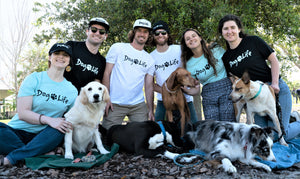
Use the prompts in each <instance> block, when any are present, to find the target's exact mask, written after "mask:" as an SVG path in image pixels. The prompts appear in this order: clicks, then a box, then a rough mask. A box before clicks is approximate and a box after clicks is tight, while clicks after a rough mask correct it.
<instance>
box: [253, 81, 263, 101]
mask: <svg viewBox="0 0 300 179" xmlns="http://www.w3.org/2000/svg"><path fill="white" fill-rule="evenodd" d="M263 85H264V84H263V83H261V84H260V87H259V90H258V92H257V93H256V95H255V96H253V97H252V98H251V99H250V100H253V99H255V98H256V97H257V96H258V95H259V94H260V92H261V89H262V86H263Z"/></svg>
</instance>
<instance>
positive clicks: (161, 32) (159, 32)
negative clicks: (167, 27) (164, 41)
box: [154, 31, 167, 36]
mask: <svg viewBox="0 0 300 179" xmlns="http://www.w3.org/2000/svg"><path fill="white" fill-rule="evenodd" d="M159 34H161V35H166V34H167V32H166V31H155V32H154V35H155V36H159Z"/></svg>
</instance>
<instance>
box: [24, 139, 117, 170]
mask: <svg viewBox="0 0 300 179" xmlns="http://www.w3.org/2000/svg"><path fill="white" fill-rule="evenodd" d="M118 150H119V145H118V144H113V145H112V147H111V150H110V153H108V154H100V153H99V152H93V153H92V154H93V155H94V156H95V157H96V158H95V160H94V161H91V162H78V163H73V162H72V161H73V160H71V159H65V158H64V156H59V155H40V156H36V157H30V158H26V159H25V164H26V166H27V167H28V168H31V169H32V170H37V169H41V168H81V169H89V168H91V167H94V166H99V165H102V164H104V163H105V162H106V161H108V160H109V159H111V158H112V157H113V156H114V155H115V154H116V153H117V152H118ZM85 155H86V153H78V154H75V155H74V158H82V157H84V156H85Z"/></svg>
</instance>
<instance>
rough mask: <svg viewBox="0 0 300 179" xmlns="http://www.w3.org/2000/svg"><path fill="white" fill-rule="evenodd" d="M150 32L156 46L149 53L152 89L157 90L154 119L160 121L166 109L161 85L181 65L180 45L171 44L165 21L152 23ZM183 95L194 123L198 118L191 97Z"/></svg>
mask: <svg viewBox="0 0 300 179" xmlns="http://www.w3.org/2000/svg"><path fill="white" fill-rule="evenodd" d="M152 32H153V35H154V40H153V43H152V44H153V46H156V49H155V50H153V51H152V52H151V53H150V55H151V56H152V58H153V59H154V60H155V72H154V76H155V77H156V83H155V84H154V91H155V92H157V96H156V97H157V107H156V111H155V120H156V121H160V120H164V119H165V113H166V109H165V107H164V105H163V102H162V95H161V93H162V85H163V84H164V82H165V81H166V79H167V78H168V77H169V76H170V74H171V73H172V72H173V71H175V70H176V69H177V68H178V67H182V64H181V60H180V56H181V49H180V45H174V44H173V40H172V37H171V36H170V30H169V27H168V24H167V23H166V22H164V21H161V20H160V21H158V22H156V23H154V25H153V29H152ZM185 97H186V100H187V103H188V106H189V109H190V113H191V121H192V123H195V122H196V121H198V118H197V114H196V111H195V107H194V103H193V97H192V96H189V95H185ZM178 115H180V114H179V112H176V111H174V112H173V116H175V118H176V119H177V118H179V117H180V116H178ZM176 119H175V120H176Z"/></svg>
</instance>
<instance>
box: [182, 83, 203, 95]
mask: <svg viewBox="0 0 300 179" xmlns="http://www.w3.org/2000/svg"><path fill="white" fill-rule="evenodd" d="M181 89H182V90H183V92H184V93H186V94H188V95H192V96H194V95H197V94H198V93H199V92H200V84H197V85H196V86H194V87H187V86H182V87H181Z"/></svg>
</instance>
